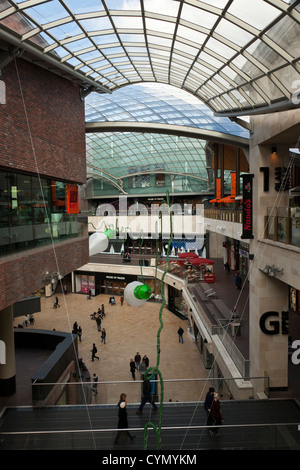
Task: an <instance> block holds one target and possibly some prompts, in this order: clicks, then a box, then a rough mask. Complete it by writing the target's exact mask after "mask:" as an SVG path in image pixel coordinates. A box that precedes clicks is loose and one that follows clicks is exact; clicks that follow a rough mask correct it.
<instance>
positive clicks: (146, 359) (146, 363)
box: [142, 354, 149, 371]
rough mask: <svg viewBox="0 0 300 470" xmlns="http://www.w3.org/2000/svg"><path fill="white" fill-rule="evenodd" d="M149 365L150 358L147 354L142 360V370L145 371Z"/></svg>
mask: <svg viewBox="0 0 300 470" xmlns="http://www.w3.org/2000/svg"><path fill="white" fill-rule="evenodd" d="M148 367H149V358H148V357H147V356H146V354H145V355H144V357H143V361H142V370H144V371H145V370H146V369H148Z"/></svg>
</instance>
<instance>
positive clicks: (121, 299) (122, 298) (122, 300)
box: [120, 296, 124, 307]
mask: <svg viewBox="0 0 300 470" xmlns="http://www.w3.org/2000/svg"><path fill="white" fill-rule="evenodd" d="M120 302H121V307H122V305H123V302H124V297H123V296H121V298H120Z"/></svg>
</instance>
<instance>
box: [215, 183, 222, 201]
mask: <svg viewBox="0 0 300 470" xmlns="http://www.w3.org/2000/svg"><path fill="white" fill-rule="evenodd" d="M216 198H217V199H221V178H217V179H216Z"/></svg>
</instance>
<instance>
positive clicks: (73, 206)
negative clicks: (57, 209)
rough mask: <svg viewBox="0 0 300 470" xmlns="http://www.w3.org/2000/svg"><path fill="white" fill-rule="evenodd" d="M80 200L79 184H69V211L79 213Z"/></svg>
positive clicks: (69, 212)
mask: <svg viewBox="0 0 300 470" xmlns="http://www.w3.org/2000/svg"><path fill="white" fill-rule="evenodd" d="M78 212H79V200H78V186H75V185H72V184H68V185H67V213H68V214H78Z"/></svg>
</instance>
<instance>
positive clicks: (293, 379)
mask: <svg viewBox="0 0 300 470" xmlns="http://www.w3.org/2000/svg"><path fill="white" fill-rule="evenodd" d="M117 261H118V260H117ZM214 269H215V272H216V273H217V279H216V283H215V284H214V289H215V290H216V291H217V293H218V296H219V298H222V299H223V300H224V302H225V303H226V304H227V305H228V307H229V308H230V307H231V306H232V304H233V303H234V302H235V301H236V296H237V295H238V296H239V297H238V298H239V304H238V309H239V311H240V312H241V311H243V314H244V320H245V325H247V321H248V293H247V285H245V286H244V289H243V292H242V293H241V294H240V293H239V294H237V292H236V290H235V288H234V285H233V280H232V276H231V275H227V274H226V273H225V271H224V269H223V266H222V264H221V263H218V262H216V264H215V267H214ZM58 297H59V303H60V308H58V309H57V310H54V309H53V299H52V298H43V299H42V311H41V313H37V314H35V320H36V321H35V325H34V327H33V328H35V329H57V330H63V331H72V326H73V323H74V322H75V321H77V323H78V325H80V326H81V327H82V330H83V334H82V342H81V343H79V345H78V351H79V357H82V358H83V360H84V362H85V363H86V365H87V367H88V369H89V373H90V375H92V374H93V373H96V374H97V375H98V377H99V381H100V382H102V384H101V393H100V394H99V395H98V396H97V397H96V399H94V400H95V403H116V399H118V397H119V394H120V392H121V391H125V392H126V393H127V394H128V400H129V401H130V402H131V403H133V402H138V401H139V397H140V384H139V383H138V382H137V381H136V382H134V381H133V379H132V377H131V374H130V371H129V361H130V359H131V358H133V357H134V355H135V353H136V352H137V351H139V352H140V354H141V355H142V356H143V355H144V354H146V355H147V356H148V357H149V359H150V365H151V366H156V365H157V360H159V363H158V366H159V370H160V371H161V373H162V377H163V379H164V401H166V402H167V401H169V400H172V401H185V400H195V401H202V400H204V396H205V392H206V390H207V388H208V386H210V374H211V371H210V370H207V369H205V367H204V365H203V362H202V357H201V355H200V353H199V351H198V349H197V347H196V345H195V343H194V342H193V341H192V340H191V338H190V336H189V334H188V331H187V328H188V322H187V321H181V320H180V319H179V318H178V317H177V316H176V315H174V314H173V313H171V312H169V311H168V309H166V308H165V309H163V312H162V322H163V328H162V330H161V334H160V354H159V356H158V355H157V334H158V331H159V327H160V321H159V316H160V304H155V303H150V302H147V303H146V304H145V305H144V306H143V307H140V308H136V307H130V306H129V305H127V304H126V302H124V304H123V306H121V305H120V302H119V298H118V297H116V300H117V305H115V306H109V303H108V300H109V296H108V295H101V296H97V297H93V298H92V300H87V299H86V297H85V296H84V295H80V294H70V293H69V294H67V295H66V296H65V295H63V294H58ZM102 303H103V304H104V305H105V309H106V314H107V315H106V317H105V318H104V320H103V323H102V327H104V328H105V329H106V331H107V341H106V344H105V345H104V344H103V343H101V338H100V333H99V332H98V331H97V327H96V323H95V321H94V320H91V319H90V315H91V314H92V313H93V312H94V311H96V310H97V309H98V307H100V305H101V304H102ZM245 307H246V308H245ZM19 322H20V319H16V320H15V326H17V324H18V323H19ZM180 325H182V326H183V328H184V330H185V333H184V344H180V343H179V342H178V336H177V330H178V328H179V326H180ZM290 326H291V331H292V333H293V336H294V338H298V337H299V334H300V319H299V316H298V314H295V313H292V316H291V318H290ZM238 340H239V342H240V343H241V344H240V345H239V346H240V347H241V348H242V349H241V350H242V351H243V350H244V351H245V357H247V353H248V343H249V338H248V330H247V328H246V329H244V332H243V334H242V336H241V337H239V338H238ZM94 342H95V343H96V345H97V348H98V351H99V354H98V355H99V357H100V360H99V361H97V360H95V361H94V362H92V361H91V352H90V350H91V348H92V344H93V343H94ZM32 352H33V351H30V352H29V353H28V351H26V350H25V351H17V355H16V362H17V393H16V394H15V395H13V396H12V397H7V398H5V399H4V398H0V404H2V405H8V406H9V405H30V404H31V383H30V374H31V373H32V371H35V370H37V369H38V367H39V366H40V365H41V364H42V362H43V361H44V360H45V358H46V357H47V353H45V351H40V350H38V351H37V350H36V351H34V356H32ZM45 354H46V355H45ZM136 377H137V379H140V376H139V375H138V374H137V376H136ZM199 378H201V379H202V380H201V381H199V380H198V381H197V382H196V380H195V379H199ZM175 379H177V380H176V381H175ZM178 379H180V380H178ZM182 379H185V380H183V381H181V380H182ZM103 382H105V384H104V383H103ZM108 382H117V383H115V384H114V385H113V384H111V383H108ZM277 397H280V398H289V397H292V398H297V399H298V400H299V398H300V382H299V366H298V367H297V366H292V365H291V364H289V390H288V391H273V392H272V393H271V398H277Z"/></svg>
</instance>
